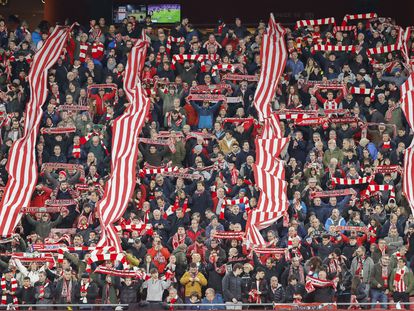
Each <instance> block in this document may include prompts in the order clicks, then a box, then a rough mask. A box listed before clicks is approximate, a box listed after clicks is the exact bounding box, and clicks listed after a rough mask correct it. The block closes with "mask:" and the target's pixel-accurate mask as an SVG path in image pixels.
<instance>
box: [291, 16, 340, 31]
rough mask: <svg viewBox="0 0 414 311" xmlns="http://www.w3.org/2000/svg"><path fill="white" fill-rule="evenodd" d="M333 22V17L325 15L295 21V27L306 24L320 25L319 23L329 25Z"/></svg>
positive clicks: (305, 25)
mask: <svg viewBox="0 0 414 311" xmlns="http://www.w3.org/2000/svg"><path fill="white" fill-rule="evenodd" d="M330 24H335V18H334V17H326V18H320V19H302V20H299V21H297V22H296V25H295V29H298V28H301V27H308V26H320V25H330Z"/></svg>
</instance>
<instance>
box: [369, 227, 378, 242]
mask: <svg viewBox="0 0 414 311" xmlns="http://www.w3.org/2000/svg"><path fill="white" fill-rule="evenodd" d="M368 232H371V233H373V234H375V236H372V235H370V236H369V240H368V242H369V244H373V243H376V242H377V227H374V226H372V225H368Z"/></svg>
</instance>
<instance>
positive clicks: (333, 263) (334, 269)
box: [328, 259, 340, 273]
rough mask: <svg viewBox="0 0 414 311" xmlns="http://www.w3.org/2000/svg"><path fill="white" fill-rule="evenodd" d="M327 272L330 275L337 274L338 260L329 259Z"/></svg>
mask: <svg viewBox="0 0 414 311" xmlns="http://www.w3.org/2000/svg"><path fill="white" fill-rule="evenodd" d="M328 268H329V272H330V273H336V272H338V269H339V268H340V264H339V260H338V259H331V260H329V266H328Z"/></svg>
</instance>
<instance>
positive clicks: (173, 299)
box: [170, 295, 178, 310]
mask: <svg viewBox="0 0 414 311" xmlns="http://www.w3.org/2000/svg"><path fill="white" fill-rule="evenodd" d="M177 300H178V295H177V296H175V297H174V298H171V299H170V310H174V307H173V306H172V305H173V304H175V303H176V302H177Z"/></svg>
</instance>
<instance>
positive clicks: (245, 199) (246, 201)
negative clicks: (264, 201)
mask: <svg viewBox="0 0 414 311" xmlns="http://www.w3.org/2000/svg"><path fill="white" fill-rule="evenodd" d="M238 204H245V209H246V210H248V209H250V206H249V198H248V197H243V198H240V199H235V200H224V201H223V204H222V205H221V206H220V216H219V218H220V219H224V208H225V206H226V205H238Z"/></svg>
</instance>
